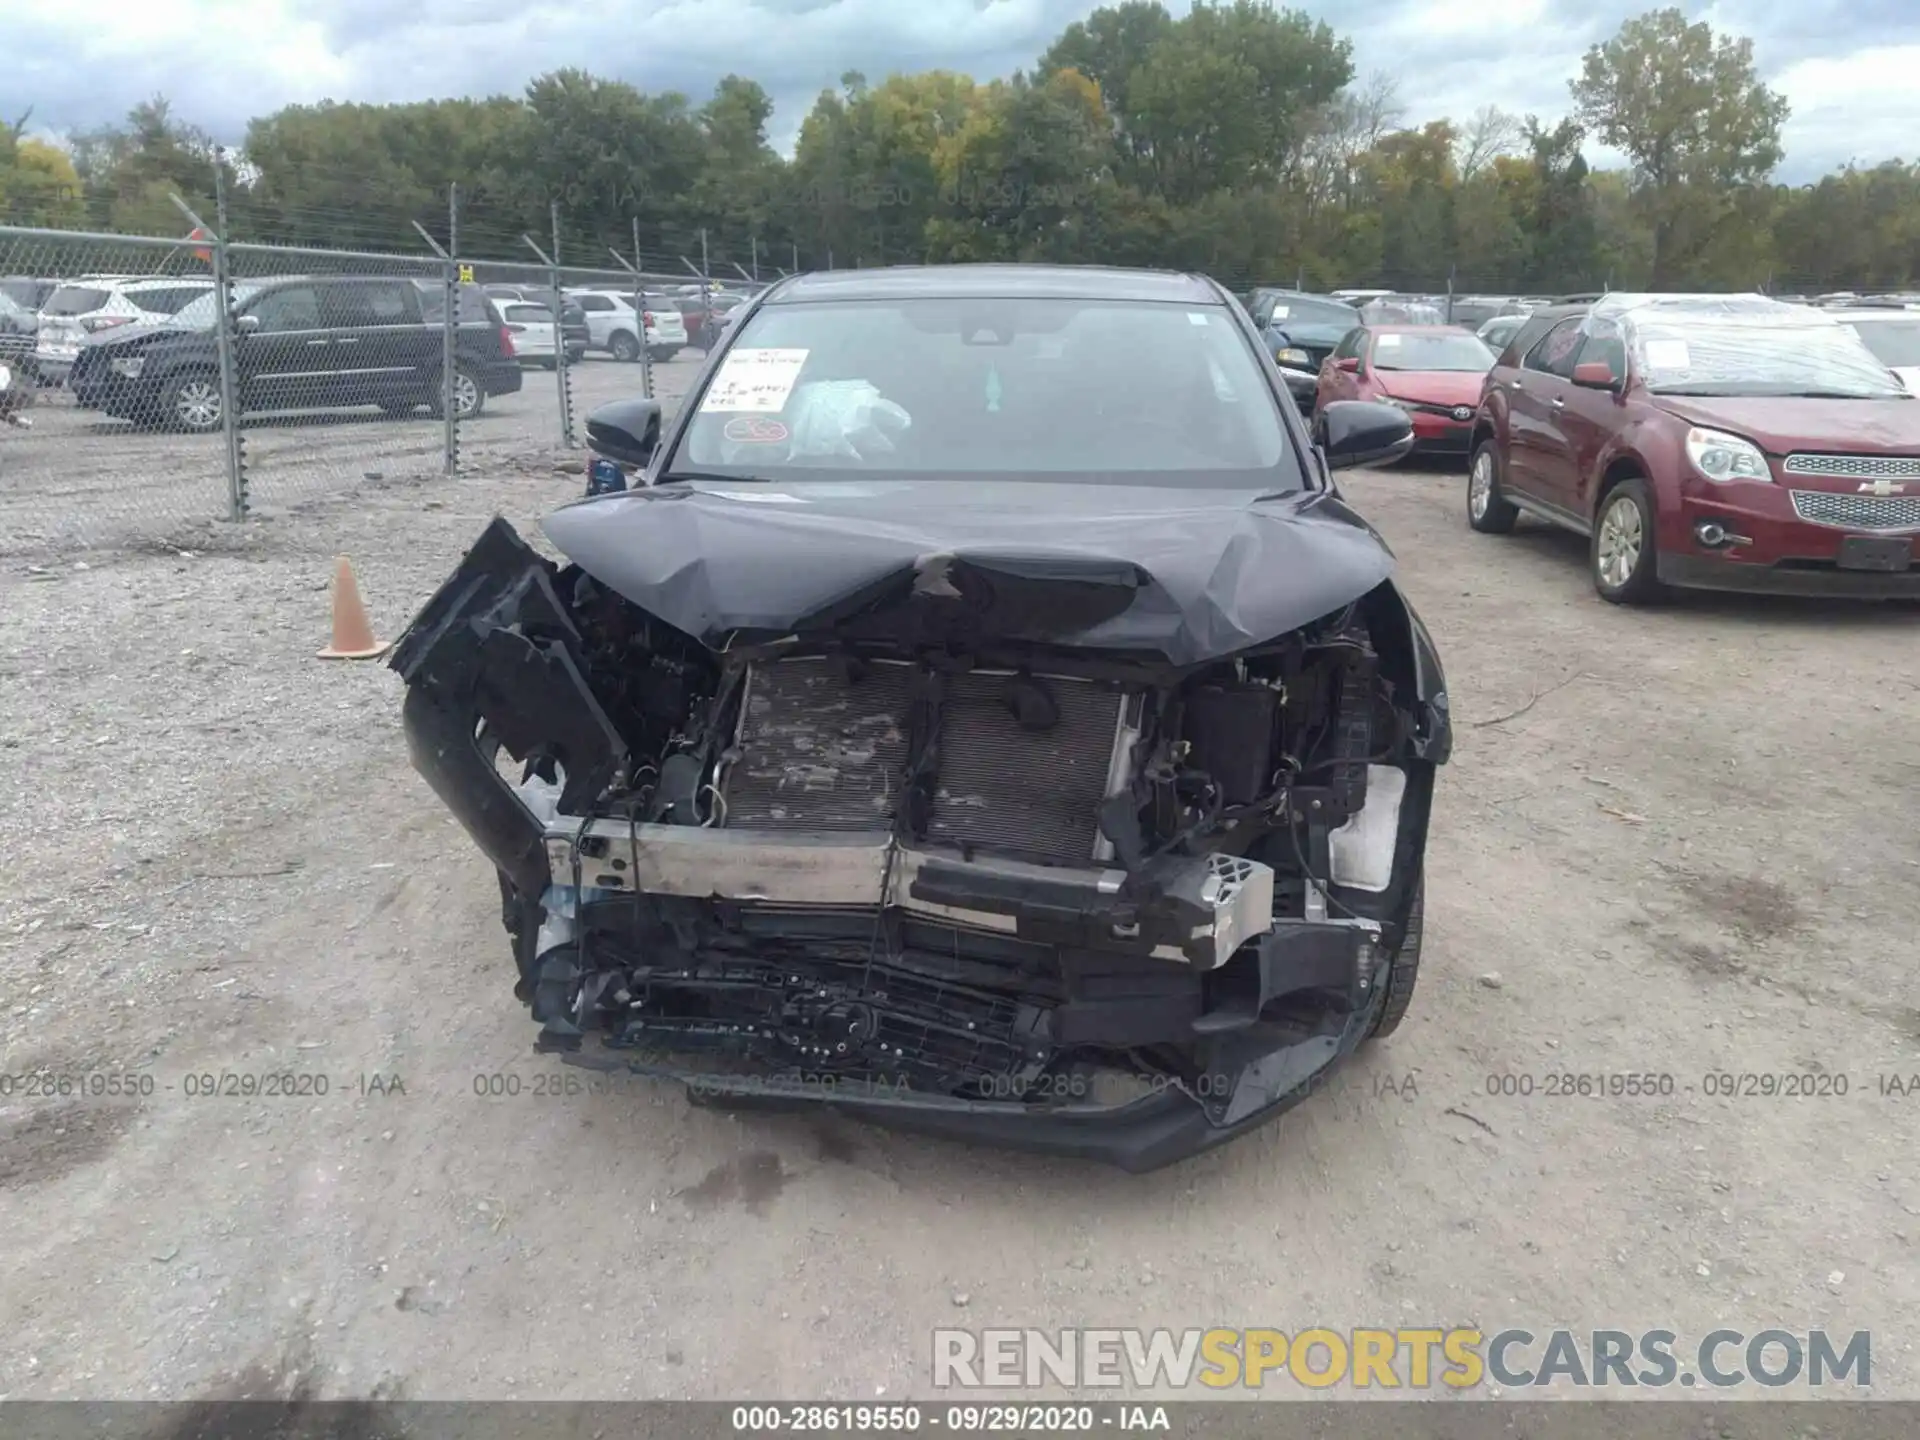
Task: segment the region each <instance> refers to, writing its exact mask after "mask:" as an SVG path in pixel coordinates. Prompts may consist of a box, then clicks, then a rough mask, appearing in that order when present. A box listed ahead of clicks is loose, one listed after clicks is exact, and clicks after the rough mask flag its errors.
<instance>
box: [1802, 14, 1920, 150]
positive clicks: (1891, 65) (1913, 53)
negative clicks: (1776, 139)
mask: <svg viewBox="0 0 1920 1440" xmlns="http://www.w3.org/2000/svg"><path fill="white" fill-rule="evenodd" d="M1916 75H1920V44H1916V45H1883V46H1876V47H1873V48H1870V49H1862V50H1856V51H1854V52H1852V53H1851V54H1848V55H1838V56H1831V57H1827V58H1822V59H1815V60H1802V61H1799V62H1798V63H1797V64H1793V65H1789V66H1788V67H1787V68H1786V69H1784V70H1782V71H1781V72H1780V73H1779V75H1777V76H1776V77H1774V78H1773V80H1772V81H1771V82H1770V83H1771V84H1772V85H1773V86H1774V88H1775V89H1777V90H1779V91H1780V92H1781V94H1783V95H1785V96H1786V97H1787V103H1788V104H1789V105H1791V106H1792V107H1793V113H1792V115H1791V117H1790V118H1789V119H1788V121H1787V125H1786V133H1785V142H1786V146H1787V153H1788V154H1789V155H1792V156H1794V157H1795V158H1796V160H1798V161H1799V162H1800V163H1798V164H1797V165H1796V166H1795V169H1796V170H1798V171H1802V172H1804V173H1807V174H1818V173H1824V172H1825V171H1827V170H1830V169H1832V168H1833V167H1835V166H1837V165H1842V164H1845V163H1846V162H1847V161H1848V160H1857V161H1859V162H1861V163H1862V164H1867V165H1872V164H1876V163H1878V162H1879V161H1881V160H1888V159H1908V158H1912V159H1920V89H1917V88H1916V87H1915V84H1914V77H1915V76H1916ZM1796 178H1799V177H1796Z"/></svg>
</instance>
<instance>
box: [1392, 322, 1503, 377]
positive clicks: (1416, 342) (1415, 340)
mask: <svg viewBox="0 0 1920 1440" xmlns="http://www.w3.org/2000/svg"><path fill="white" fill-rule="evenodd" d="M1494 358H1495V357H1494V353H1493V351H1491V350H1489V349H1488V348H1487V344H1486V342H1485V341H1484V340H1482V339H1481V338H1480V337H1479V336H1478V335H1467V334H1460V335H1421V334H1417V333H1409V332H1407V331H1398V330H1387V331H1383V332H1382V333H1381V334H1379V335H1376V336H1375V337H1374V340H1373V368H1374V369H1376V370H1459V371H1477V370H1491V369H1492V368H1493V362H1494Z"/></svg>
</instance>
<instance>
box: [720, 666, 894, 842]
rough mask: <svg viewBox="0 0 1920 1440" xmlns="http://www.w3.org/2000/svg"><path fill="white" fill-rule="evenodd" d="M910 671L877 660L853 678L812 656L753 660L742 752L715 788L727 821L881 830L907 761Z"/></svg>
mask: <svg viewBox="0 0 1920 1440" xmlns="http://www.w3.org/2000/svg"><path fill="white" fill-rule="evenodd" d="M912 697H913V667H912V666H911V665H907V664H903V663H892V662H879V663H874V664H871V665H867V666H865V667H863V668H862V670H861V671H860V673H859V678H857V679H853V680H849V677H848V673H847V671H846V670H845V669H844V667H843V666H842V665H841V664H840V663H839V662H837V661H833V660H827V659H819V658H812V657H800V658H797V659H792V660H778V661H775V662H774V663H772V664H769V665H755V666H754V667H753V668H752V670H750V671H749V672H748V674H747V690H746V695H745V697H744V699H743V701H742V703H741V715H740V730H739V737H738V740H737V742H736V746H737V748H738V750H739V752H740V754H739V758H738V759H737V760H735V761H734V763H733V764H732V766H731V767H730V768H729V769H728V770H727V773H726V775H725V777H724V779H723V781H722V784H721V794H722V795H723V797H724V798H725V801H726V812H725V813H726V820H725V823H726V824H727V825H728V826H729V827H740V828H745V829H760V830H834V831H847V830H885V829H887V828H889V827H890V826H891V825H892V824H893V809H894V801H895V798H896V797H897V795H898V792H899V790H900V785H901V777H902V776H903V774H904V772H905V770H906V764H907V711H908V707H909V706H910V705H911V703H912Z"/></svg>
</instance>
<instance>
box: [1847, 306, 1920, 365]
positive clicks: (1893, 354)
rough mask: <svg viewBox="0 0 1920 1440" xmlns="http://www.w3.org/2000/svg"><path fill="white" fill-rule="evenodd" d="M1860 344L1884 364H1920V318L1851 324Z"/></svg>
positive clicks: (1849, 327)
mask: <svg viewBox="0 0 1920 1440" xmlns="http://www.w3.org/2000/svg"><path fill="white" fill-rule="evenodd" d="M1847 329H1849V330H1851V331H1852V332H1853V333H1854V334H1855V335H1856V336H1858V337H1859V339H1860V343H1861V344H1862V345H1865V346H1866V347H1867V349H1869V350H1871V351H1872V352H1873V354H1874V358H1875V359H1877V360H1879V361H1880V363H1881V364H1883V365H1892V366H1899V367H1903V368H1904V367H1906V366H1909V365H1920V316H1916V317H1915V318H1914V319H1912V320H1875V321H1872V322H1870V323H1868V324H1865V325H1848V326H1847Z"/></svg>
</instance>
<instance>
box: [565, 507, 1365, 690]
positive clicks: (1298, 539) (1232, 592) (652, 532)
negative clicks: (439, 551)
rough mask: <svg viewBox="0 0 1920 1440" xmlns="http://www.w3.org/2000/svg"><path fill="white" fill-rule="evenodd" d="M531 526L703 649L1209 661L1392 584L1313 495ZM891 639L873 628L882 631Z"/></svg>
mask: <svg viewBox="0 0 1920 1440" xmlns="http://www.w3.org/2000/svg"><path fill="white" fill-rule="evenodd" d="M543 528H544V529H545V530H546V533H547V535H548V537H549V538H550V539H551V540H552V541H553V543H554V544H555V545H557V546H558V547H559V548H560V549H561V550H562V551H563V552H564V553H565V554H566V555H567V557H568V558H569V559H571V560H572V561H573V562H574V563H575V564H577V565H579V566H580V568H581V569H582V570H584V571H585V572H586V573H587V574H589V575H591V576H592V577H594V578H595V579H596V580H599V581H600V582H601V583H603V584H605V585H606V586H608V587H609V588H611V589H613V590H615V591H618V592H619V593H620V594H621V595H623V596H625V597H626V598H627V599H628V600H631V601H632V602H633V603H634V604H636V605H638V606H640V607H641V608H642V609H643V610H646V611H648V612H649V613H651V614H653V615H655V616H657V617H659V618H660V619H661V620H664V621H666V622H667V623H668V624H669V625H672V626H674V627H675V628H676V629H679V630H681V631H684V632H685V633H687V634H689V635H692V636H694V637H696V638H697V639H699V640H700V641H701V642H702V643H704V644H706V645H707V646H709V647H710V648H714V649H719V648H722V647H723V646H724V645H725V644H726V643H727V642H728V639H729V637H732V638H736V639H740V640H742V641H747V642H751V641H753V640H755V639H776V638H779V637H782V636H785V635H789V634H794V633H824V632H827V631H835V630H840V629H841V628H842V627H844V626H847V625H849V624H855V625H866V626H868V627H875V626H878V627H880V630H881V633H899V632H900V631H902V630H906V629H914V630H915V631H916V633H921V634H924V633H926V630H925V623H926V621H927V618H928V615H929V614H930V613H933V612H938V613H939V615H940V616H941V617H942V623H944V624H947V625H948V626H949V627H951V626H952V625H953V624H954V623H956V621H957V622H963V624H964V622H970V623H972V625H973V627H974V633H976V634H983V635H990V636H991V637H993V638H996V639H1003V640H1011V641H1024V642H1030V643H1039V644H1051V645H1062V646H1072V647H1076V648H1085V649H1089V650H1102V651H1115V652H1124V653H1130V654H1142V653H1145V654H1152V655H1158V656H1160V657H1162V658H1164V660H1165V661H1167V662H1168V663H1170V664H1173V665H1177V666H1185V665H1194V664H1199V663H1202V662H1204V661H1208V660H1214V659H1219V658H1221V657H1224V656H1227V655H1232V654H1234V653H1236V652H1238V651H1241V650H1244V649H1246V648H1247V647H1249V646H1252V645H1257V644H1260V643H1262V642H1264V641H1267V640H1271V639H1274V638H1275V637H1277V636H1280V635H1283V634H1285V633H1287V632H1288V631H1290V630H1294V629H1298V628H1299V627H1300V626H1302V625H1305V624H1307V623H1308V622H1309V621H1312V620H1315V619H1318V618H1319V617H1321V616H1323V615H1326V614H1328V613H1329V612H1331V611H1333V610H1336V609H1338V608H1339V607H1340V606H1342V605H1345V604H1347V603H1348V602H1350V601H1352V600H1356V599H1358V598H1359V597H1360V596H1362V595H1364V594H1366V593H1367V592H1368V591H1369V590H1372V589H1373V588H1374V587H1375V586H1377V585H1379V584H1380V583H1381V582H1382V581H1383V580H1385V579H1387V578H1388V576H1389V575H1391V574H1392V571H1393V565H1394V562H1393V556H1392V553H1391V552H1390V551H1389V550H1388V549H1387V548H1386V544H1385V542H1384V541H1382V540H1381V539H1380V538H1379V536H1378V535H1377V534H1376V533H1375V532H1374V531H1373V530H1372V529H1371V528H1370V527H1369V526H1368V525H1367V524H1366V522H1365V521H1364V520H1362V519H1361V518H1360V517H1359V516H1358V515H1357V514H1355V513H1354V512H1353V511H1352V510H1350V509H1349V508H1348V507H1347V506H1346V505H1344V504H1343V503H1342V502H1340V501H1339V500H1338V499H1336V498H1335V497H1333V496H1331V495H1328V494H1325V493H1323V492H1300V493H1291V494H1283V495H1275V496H1272V497H1270V498H1262V497H1261V496H1259V495H1258V493H1257V492H1254V491H1250V490H1244V489H1242V490H1232V491H1223V490H1201V489H1195V488H1191V487H1163V486H1142V485H1093V484H1062V483H1058V482H1048V481H1018V482H1009V481H992V480H982V481H977V482H968V481H919V482H914V481H904V482H903V481H858V482H835V483H828V482H798V483H793V482H786V481H782V482H779V483H773V484H766V483H757V482H756V483H743V484H738V485H720V484H706V483H702V484H697V485H689V484H673V485H668V486H663V487H660V488H658V489H643V490H633V491H626V492H621V493H615V494H611V495H605V496H599V497H595V498H593V499H589V500H583V501H578V502H576V503H574V504H572V505H569V506H566V507H565V508H563V509H561V510H558V511H556V512H555V513H553V514H552V515H550V516H548V517H547V519H546V520H545V522H544V526H543ZM890 626H891V627H894V628H892V629H889V628H888V627H890Z"/></svg>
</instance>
